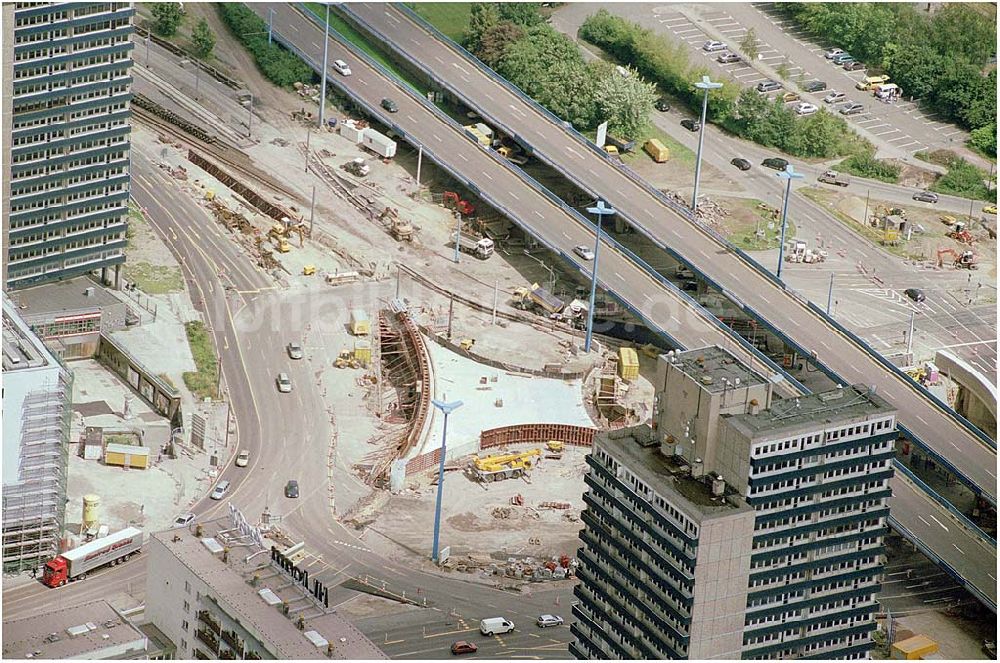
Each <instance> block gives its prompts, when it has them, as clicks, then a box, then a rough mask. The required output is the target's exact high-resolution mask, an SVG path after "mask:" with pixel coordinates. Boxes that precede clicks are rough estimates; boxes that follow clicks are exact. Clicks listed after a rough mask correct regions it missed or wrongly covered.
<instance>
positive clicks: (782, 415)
mask: <svg viewBox="0 0 1000 663" xmlns="http://www.w3.org/2000/svg"><path fill="white" fill-rule="evenodd" d="M658 368H659V370H658V380H657V385H656V389H657V396H656V407H655V412H654V420H653V425H652V426H638V427H635V428H632V429H625V430H623V431H615V432H612V433H608V434H603V435H598V436H597V439H596V440H595V442H594V449H593V452H592V454H591V457H589V458H588V464H589V465H590V472H589V474H588V476H587V477H586V483H587V486H588V492H587V494H586V495H585V497H584V500H585V502H586V504H587V510H586V511H585V512H584V514H583V521H584V524H585V525H586V528H585V530H584V531H583V532H582V533H581V539H582V541H583V547H582V548H581V550H580V553H579V558H580V573H579V575H580V578H581V581H582V582H581V585H580V586H579V587H578V588H577V595H578V596H579V597H580V604H579V605H578V606H576V607H575V608H574V614H575V615H576V616H577V618H578V621H577V623H575V624H574V625H573V627H572V628H573V632H574V634H575V635H576V637H577V640H576V642H575V643H573V645H572V646H571V651H572V652H573V653H574V654H575V655H576V656H578V657H580V658H664V657H669V658H746V659H753V658H765V659H766V658H806V657H810V658H816V657H821V658H866V657H867V656H868V654H869V652H870V649H871V647H872V643H871V632H872V630H873V629H874V625H875V624H874V614H873V613H874V612H875V611H876V602H875V595H876V594H877V592H878V590H879V582H880V577H881V573H882V566H883V564H884V558H883V550H882V539H883V535H884V532H885V528H886V523H887V519H888V515H889V507H888V500H889V496H890V490H889V486H888V482H889V479H890V478H891V476H892V466H891V463H892V456H893V442H894V440H895V437H896V432H895V428H896V422H895V411H894V410H893V409H892V408H891V407H889V405H888V404H887V403H886V402H885V401H884V400H883V399H882V398H880V397H879V396H877V395H876V394H875V393H873V392H871V391H869V390H868V389H867V388H865V387H859V386H851V387H845V388H838V389H834V390H831V391H828V392H823V393H817V394H811V395H808V396H803V397H801V398H798V399H791V400H781V401H778V400H775V401H773V402H772V398H771V397H772V383H771V381H769V380H768V379H767V378H765V377H764V376H762V375H760V374H757V373H754V372H753V371H751V370H750V369H748V368H747V367H746V366H745V365H743V364H741V363H740V362H739V361H738V360H737V359H736V358H735V357H734V356H733V355H731V354H730V353H728V352H727V351H725V350H723V349H721V348H703V349H700V350H693V351H689V352H683V353H677V354H671V355H670V356H663V357H661V358H660V365H659V367H658ZM668 626H669V627H670V628H667V627H668Z"/></svg>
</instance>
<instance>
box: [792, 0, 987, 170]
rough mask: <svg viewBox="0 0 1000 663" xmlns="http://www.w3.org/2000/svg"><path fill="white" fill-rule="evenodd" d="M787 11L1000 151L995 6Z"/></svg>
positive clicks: (983, 145)
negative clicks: (999, 145)
mask: <svg viewBox="0 0 1000 663" xmlns="http://www.w3.org/2000/svg"><path fill="white" fill-rule="evenodd" d="M779 7H781V8H782V9H783V10H784V11H785V12H786V13H787V14H788V15H789V16H791V17H793V18H794V19H795V21H796V22H798V23H799V24H800V25H801V26H803V27H805V28H806V29H808V30H810V31H812V32H813V33H815V34H817V35H819V36H821V37H822V38H823V39H825V40H827V41H829V42H830V43H831V44H834V45H836V46H839V47H841V48H843V49H846V50H847V51H849V52H850V53H851V54H852V55H854V56H855V57H856V58H858V59H859V60H861V61H863V62H865V63H866V64H868V65H869V67H874V68H876V69H881V70H884V71H885V73H887V74H888V75H889V76H891V77H892V80H893V82H895V83H897V84H899V86H900V87H902V88H903V90H905V92H906V94H907V95H912V96H913V97H916V98H917V99H922V100H924V101H925V102H926V103H927V104H928V105H929V106H930V108H931V109H933V110H934V111H936V112H937V113H938V114H940V115H943V116H944V117H946V118H948V119H950V120H952V121H954V122H957V123H958V124H959V125H961V126H962V127H964V128H966V129H969V130H973V131H976V130H979V131H977V132H976V133H975V135H974V136H973V138H972V140H970V143H971V144H972V145H973V146H974V147H976V148H977V149H980V150H981V151H986V152H988V153H989V154H992V155H994V156H995V155H996V116H997V96H996V95H997V72H996V66H995V57H996V36H997V17H996V6H995V5H993V4H974V3H944V4H943V5H942V6H941V7H940V8H939V9H937V10H936V11H935V12H933V13H932V14H927V13H925V12H922V11H920V10H919V9H917V5H915V4H913V3H900V4H897V3H876V2H872V3H840V2H822V3H798V2H787V3H779Z"/></svg>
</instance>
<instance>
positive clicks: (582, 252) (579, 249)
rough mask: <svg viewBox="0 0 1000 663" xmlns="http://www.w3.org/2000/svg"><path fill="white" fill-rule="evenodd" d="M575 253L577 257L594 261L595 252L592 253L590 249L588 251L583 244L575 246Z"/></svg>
mask: <svg viewBox="0 0 1000 663" xmlns="http://www.w3.org/2000/svg"><path fill="white" fill-rule="evenodd" d="M573 253H575V254H576V255H578V256H580V257H581V258H583V259H584V260H593V259H594V252H593V251H591V250H590V249H588V248H587V247H586V246H584V245H583V244H581V245H579V246H574V247H573Z"/></svg>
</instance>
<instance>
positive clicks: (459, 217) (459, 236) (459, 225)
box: [455, 210, 462, 265]
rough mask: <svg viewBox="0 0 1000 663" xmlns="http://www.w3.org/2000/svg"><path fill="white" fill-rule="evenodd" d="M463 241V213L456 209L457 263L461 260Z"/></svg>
mask: <svg viewBox="0 0 1000 663" xmlns="http://www.w3.org/2000/svg"><path fill="white" fill-rule="evenodd" d="M461 242H462V213H461V212H459V211H458V210H455V264H456V265H457V264H458V263H459V261H460V260H461V257H460V251H459V249H460V247H461Z"/></svg>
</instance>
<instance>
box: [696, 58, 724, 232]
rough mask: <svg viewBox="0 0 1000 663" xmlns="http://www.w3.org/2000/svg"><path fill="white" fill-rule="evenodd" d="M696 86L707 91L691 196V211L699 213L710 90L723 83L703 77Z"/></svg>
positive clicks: (702, 105) (702, 108) (703, 100)
mask: <svg viewBox="0 0 1000 663" xmlns="http://www.w3.org/2000/svg"><path fill="white" fill-rule="evenodd" d="M694 86H695V87H696V88H698V89H700V90H704V91H705V97H704V99H702V102H701V126H700V127H699V129H698V155H697V157H695V162H694V195H692V196H691V211H692V212H694V213H696V214H697V212H698V184H699V181H700V180H701V150H702V148H703V147H704V146H705V117H706V116H707V115H708V93H709V91H710V90H717V89H719V88H720V87H722V83H713V82H712V80H711V79H709V77H708V76H702V77H701V81H700V82H698V83H695V84H694Z"/></svg>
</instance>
